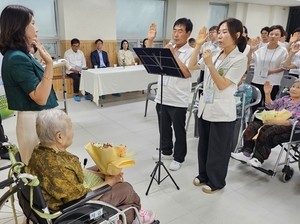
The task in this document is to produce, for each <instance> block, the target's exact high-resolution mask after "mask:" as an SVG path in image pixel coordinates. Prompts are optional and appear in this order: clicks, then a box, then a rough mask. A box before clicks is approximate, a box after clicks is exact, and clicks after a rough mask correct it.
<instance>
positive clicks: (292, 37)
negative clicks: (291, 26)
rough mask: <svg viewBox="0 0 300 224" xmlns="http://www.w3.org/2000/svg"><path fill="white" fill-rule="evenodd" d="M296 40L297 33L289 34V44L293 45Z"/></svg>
mask: <svg viewBox="0 0 300 224" xmlns="http://www.w3.org/2000/svg"><path fill="white" fill-rule="evenodd" d="M297 40H298V32H295V33H294V34H291V37H290V43H295V42H296V41H297Z"/></svg>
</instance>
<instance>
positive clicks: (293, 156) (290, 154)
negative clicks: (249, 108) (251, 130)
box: [234, 108, 300, 183]
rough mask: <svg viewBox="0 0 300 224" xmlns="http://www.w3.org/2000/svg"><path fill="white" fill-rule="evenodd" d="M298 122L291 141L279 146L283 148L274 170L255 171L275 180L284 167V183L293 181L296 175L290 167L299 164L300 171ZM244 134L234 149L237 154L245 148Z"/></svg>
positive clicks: (292, 132) (260, 109) (260, 168)
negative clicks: (280, 168)
mask: <svg viewBox="0 0 300 224" xmlns="http://www.w3.org/2000/svg"><path fill="white" fill-rule="evenodd" d="M263 109H264V108H259V110H258V111H256V112H255V113H257V112H259V111H262V110H263ZM255 113H254V115H253V116H252V119H251V120H254V116H255ZM298 122H299V121H297V122H295V123H294V125H293V127H292V131H291V134H290V138H289V140H288V141H285V142H282V143H280V144H279V145H280V146H281V150H280V152H279V155H278V158H277V160H276V162H275V165H274V167H273V169H265V168H262V167H253V168H255V169H257V170H259V171H261V172H263V173H265V174H267V175H269V176H271V178H273V177H274V176H275V175H276V171H277V168H278V166H281V165H283V169H282V181H283V182H284V183H286V182H288V181H290V180H291V179H292V177H293V175H294V169H293V168H292V167H290V164H292V163H297V162H298V165H299V169H300V160H299V154H300V153H299V147H300V128H299V127H297V124H298ZM299 124H300V123H299ZM244 132H245V130H243V132H242V133H241V135H240V136H239V139H238V142H237V145H236V147H235V149H234V152H235V153H237V152H240V150H241V149H242V147H243V144H242V142H243V136H244ZM283 152H285V159H284V161H282V162H281V158H282V155H283ZM240 162H241V163H245V162H243V161H240Z"/></svg>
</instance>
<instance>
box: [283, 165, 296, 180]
mask: <svg viewBox="0 0 300 224" xmlns="http://www.w3.org/2000/svg"><path fill="white" fill-rule="evenodd" d="M293 175H294V169H293V168H292V167H289V166H284V168H283V169H282V181H283V182H284V183H286V182H288V181H290V179H292V177H293Z"/></svg>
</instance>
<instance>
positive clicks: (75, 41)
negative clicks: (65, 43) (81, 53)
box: [71, 38, 80, 46]
mask: <svg viewBox="0 0 300 224" xmlns="http://www.w3.org/2000/svg"><path fill="white" fill-rule="evenodd" d="M73 44H80V41H79V40H78V39H77V38H73V39H72V40H71V46H72V45H73Z"/></svg>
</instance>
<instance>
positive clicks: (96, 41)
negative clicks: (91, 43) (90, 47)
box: [95, 39, 103, 44]
mask: <svg viewBox="0 0 300 224" xmlns="http://www.w3.org/2000/svg"><path fill="white" fill-rule="evenodd" d="M99 41H100V42H101V43H102V44H103V40H101V39H97V40H95V44H97V43H98V42H99Z"/></svg>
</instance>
